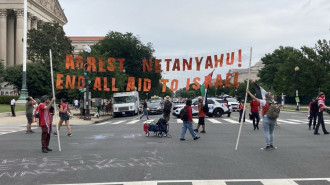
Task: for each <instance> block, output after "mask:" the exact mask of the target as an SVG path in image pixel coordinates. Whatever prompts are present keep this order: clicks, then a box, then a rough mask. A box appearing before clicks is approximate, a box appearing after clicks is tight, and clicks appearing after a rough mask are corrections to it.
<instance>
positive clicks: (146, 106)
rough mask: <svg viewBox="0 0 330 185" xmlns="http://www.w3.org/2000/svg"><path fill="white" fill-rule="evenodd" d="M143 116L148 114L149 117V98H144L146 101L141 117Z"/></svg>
mask: <svg viewBox="0 0 330 185" xmlns="http://www.w3.org/2000/svg"><path fill="white" fill-rule="evenodd" d="M143 116H147V119H149V117H148V102H147V99H145V100H144V103H143V115H142V116H141V117H140V119H142V117H143Z"/></svg>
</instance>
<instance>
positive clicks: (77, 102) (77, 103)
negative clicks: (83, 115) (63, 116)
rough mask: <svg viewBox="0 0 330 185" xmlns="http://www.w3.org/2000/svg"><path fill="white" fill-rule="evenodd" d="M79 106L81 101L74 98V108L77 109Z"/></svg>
mask: <svg viewBox="0 0 330 185" xmlns="http://www.w3.org/2000/svg"><path fill="white" fill-rule="evenodd" d="M78 108H79V101H78V100H77V99H75V100H74V109H75V110H77V109H78Z"/></svg>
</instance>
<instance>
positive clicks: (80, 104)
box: [79, 98, 85, 118]
mask: <svg viewBox="0 0 330 185" xmlns="http://www.w3.org/2000/svg"><path fill="white" fill-rule="evenodd" d="M79 107H80V118H83V117H84V116H85V110H84V100H83V99H82V98H80V101H79Z"/></svg>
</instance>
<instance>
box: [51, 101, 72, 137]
mask: <svg viewBox="0 0 330 185" xmlns="http://www.w3.org/2000/svg"><path fill="white" fill-rule="evenodd" d="M64 102H65V99H64V98H62V99H61V104H60V109H59V114H60V121H59V123H58V130H60V128H61V126H62V124H63V121H64V122H65V125H66V127H67V128H68V136H69V137H71V136H72V133H71V127H70V124H69V119H70V116H69V113H70V114H71V111H70V108H69V106H68V105H67V104H65V103H64ZM54 135H55V136H57V132H56V131H55V132H54Z"/></svg>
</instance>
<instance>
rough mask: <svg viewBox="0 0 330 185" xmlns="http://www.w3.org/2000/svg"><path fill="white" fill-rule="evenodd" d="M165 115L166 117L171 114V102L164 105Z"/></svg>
mask: <svg viewBox="0 0 330 185" xmlns="http://www.w3.org/2000/svg"><path fill="white" fill-rule="evenodd" d="M164 113H165V114H166V115H168V114H170V113H171V102H169V101H166V102H165V104H164Z"/></svg>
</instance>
